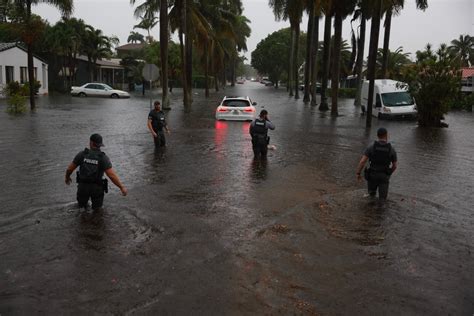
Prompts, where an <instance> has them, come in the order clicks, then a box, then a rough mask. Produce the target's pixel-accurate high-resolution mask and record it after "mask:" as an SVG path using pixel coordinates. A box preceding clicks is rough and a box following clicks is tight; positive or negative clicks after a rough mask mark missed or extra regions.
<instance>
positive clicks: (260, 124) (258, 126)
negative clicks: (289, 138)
mask: <svg viewBox="0 0 474 316" xmlns="http://www.w3.org/2000/svg"><path fill="white" fill-rule="evenodd" d="M267 131H268V128H267V121H266V120H261V119H256V120H255V125H254V127H253V133H254V134H258V135H264V136H267Z"/></svg>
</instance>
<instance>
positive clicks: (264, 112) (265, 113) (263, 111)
mask: <svg viewBox="0 0 474 316" xmlns="http://www.w3.org/2000/svg"><path fill="white" fill-rule="evenodd" d="M267 114H268V111H267V110H262V111H260V117H262V116H264V115H267Z"/></svg>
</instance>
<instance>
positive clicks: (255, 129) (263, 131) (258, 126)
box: [249, 110, 275, 159]
mask: <svg viewBox="0 0 474 316" xmlns="http://www.w3.org/2000/svg"><path fill="white" fill-rule="evenodd" d="M268 129H271V130H274V129H275V125H273V123H272V122H271V121H270V120H269V119H268V112H267V110H262V111H261V112H260V115H259V117H258V118H256V119H255V120H254V121H253V122H252V123H251V124H250V128H249V132H250V136H252V148H253V154H254V157H255V158H258V157H261V158H262V159H265V158H266V157H267V152H268V143H269V141H270V137H268Z"/></svg>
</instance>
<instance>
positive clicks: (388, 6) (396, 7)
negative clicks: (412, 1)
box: [382, 0, 428, 78]
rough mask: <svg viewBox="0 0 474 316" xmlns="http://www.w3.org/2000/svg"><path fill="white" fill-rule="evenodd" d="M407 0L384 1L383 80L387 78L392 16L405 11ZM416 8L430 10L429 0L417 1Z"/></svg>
mask: <svg viewBox="0 0 474 316" xmlns="http://www.w3.org/2000/svg"><path fill="white" fill-rule="evenodd" d="M404 5H405V0H384V2H383V3H382V6H383V7H382V10H384V11H385V22H384V27H385V33H384V42H383V63H382V78H386V77H387V63H388V54H389V45H390V32H391V27H392V15H393V14H398V13H399V12H400V10H402V9H403V7H404ZM416 7H417V8H418V9H420V10H423V11H424V10H426V8H428V0H416Z"/></svg>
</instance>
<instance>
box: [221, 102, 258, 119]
mask: <svg viewBox="0 0 474 316" xmlns="http://www.w3.org/2000/svg"><path fill="white" fill-rule="evenodd" d="M255 105H257V102H252V100H250V98H249V97H224V99H222V102H221V104H219V106H218V107H217V109H216V120H229V121H253V120H254V119H255V116H256V112H257V110H256V109H255Z"/></svg>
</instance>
